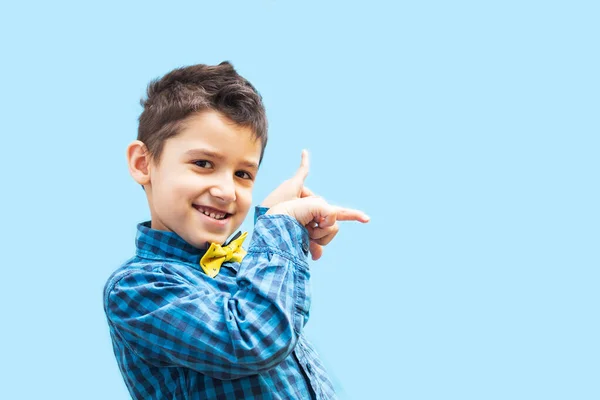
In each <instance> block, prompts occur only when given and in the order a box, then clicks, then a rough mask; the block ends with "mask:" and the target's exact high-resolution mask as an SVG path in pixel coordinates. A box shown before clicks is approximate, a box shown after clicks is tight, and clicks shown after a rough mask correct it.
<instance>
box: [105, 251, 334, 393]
mask: <svg viewBox="0 0 600 400" xmlns="http://www.w3.org/2000/svg"><path fill="white" fill-rule="evenodd" d="M238 268H239V264H238V263H225V264H223V266H222V267H221V270H220V272H219V274H218V275H217V277H215V278H214V279H213V278H209V277H207V276H206V275H205V274H203V273H202V272H201V271H199V270H198V269H197V267H193V266H190V265H185V264H184V263H181V262H178V261H177V262H175V261H174V260H146V259H143V258H140V257H137V256H136V257H134V258H132V259H131V260H129V261H128V262H126V263H125V264H124V265H123V266H122V267H121V268H119V269H118V270H117V271H115V273H113V275H112V276H111V277H110V278H109V280H108V282H107V284H106V288H105V299H106V298H107V297H108V296H107V294H108V293H110V291H112V290H113V288H114V286H115V284H117V282H118V281H119V280H121V279H123V278H124V277H126V276H128V275H130V274H136V273H138V272H139V271H148V270H152V271H154V272H155V273H162V272H165V273H166V275H169V276H176V277H177V279H179V280H182V281H185V282H187V283H188V284H189V285H190V286H193V287H194V288H197V296H206V297H214V296H217V297H220V296H225V297H230V296H233V295H234V294H235V293H236V292H237V291H238V290H239V289H240V288H239V286H238V283H237V282H236V278H237V269H238ZM150 300H152V299H150ZM105 301H106V300H105ZM105 307H106V309H107V310H108V309H109V307H108V306H107V304H106V303H105ZM107 314H108V311H107ZM109 325H110V334H111V338H112V341H113V348H114V352H115V355H116V357H117V361H118V364H119V367H120V369H121V372H122V374H123V377H124V378H125V381H126V383H127V386H128V388H129V390H130V393H132V396H134V397H136V398H146V399H148V398H157V399H159V398H161V399H164V398H172V399H202V398H215V399H244V398H247V399H253V398H261V399H304V398H311V397H313V396H316V398H318V399H327V398H335V395H334V392H333V388H332V385H331V382H330V381H329V380H328V378H327V376H326V372H325V370H324V367H323V365H322V364H321V362H320V360H319V357H318V355H317V353H316V352H315V350H314V349H313V347H312V346H311V345H310V343H309V342H308V341H307V340H306V339H305V338H304V335H300V336H299V338H298V341H297V344H296V346H295V348H294V351H293V352H292V353H291V354H290V355H289V356H287V357H286V358H285V359H284V360H283V361H282V362H281V363H280V364H278V365H276V366H275V367H273V368H271V369H269V370H267V371H264V372H260V373H258V374H254V375H249V376H244V377H240V378H236V379H225V380H221V379H215V378H212V377H210V376H208V375H207V374H203V373H200V372H197V371H195V370H193V369H190V368H186V367H184V366H177V365H157V364H155V363H152V362H149V361H148V360H145V359H144V358H143V357H141V356H140V355H138V353H137V352H136V351H134V350H132V348H131V346H130V345H129V344H128V340H129V341H131V339H130V338H129V339H127V340H126V339H124V338H123V337H122V335H121V334H120V333H119V332H117V330H116V329H115V328H114V326H113V324H112V323H110V320H109ZM181 328H182V329H185V327H184V326H182V327H181ZM153 364H154V365H153ZM136 393H137V395H136Z"/></svg>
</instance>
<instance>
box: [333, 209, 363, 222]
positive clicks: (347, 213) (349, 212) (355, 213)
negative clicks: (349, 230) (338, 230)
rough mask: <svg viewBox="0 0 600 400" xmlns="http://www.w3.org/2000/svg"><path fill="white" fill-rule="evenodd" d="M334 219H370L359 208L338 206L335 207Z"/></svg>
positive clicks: (359, 220)
mask: <svg viewBox="0 0 600 400" xmlns="http://www.w3.org/2000/svg"><path fill="white" fill-rule="evenodd" d="M336 219H337V220H338V221H358V222H362V223H366V222H369V221H370V220H371V217H369V216H368V215H367V214H365V213H364V212H362V211H360V210H354V209H352V208H343V207H338V208H337V209H336Z"/></svg>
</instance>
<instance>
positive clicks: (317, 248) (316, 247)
mask: <svg viewBox="0 0 600 400" xmlns="http://www.w3.org/2000/svg"><path fill="white" fill-rule="evenodd" d="M309 247H310V255H311V257H312V259H313V260H314V261H317V260H318V259H319V258H321V256H322V255H323V247H322V246H321V245H320V244H318V243H315V242H313V241H312V240H311V241H310V244H309Z"/></svg>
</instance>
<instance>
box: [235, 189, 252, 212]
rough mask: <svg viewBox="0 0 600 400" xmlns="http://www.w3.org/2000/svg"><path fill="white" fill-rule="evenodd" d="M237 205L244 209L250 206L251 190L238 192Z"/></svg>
mask: <svg viewBox="0 0 600 400" xmlns="http://www.w3.org/2000/svg"><path fill="white" fill-rule="evenodd" d="M237 196H238V205H239V206H240V207H243V208H245V209H247V208H249V207H250V205H251V204H252V188H242V189H241V190H238V193H237Z"/></svg>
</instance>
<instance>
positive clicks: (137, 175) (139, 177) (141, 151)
mask: <svg viewBox="0 0 600 400" xmlns="http://www.w3.org/2000/svg"><path fill="white" fill-rule="evenodd" d="M127 164H128V165H129V174H130V175H131V176H132V177H133V179H135V181H136V182H137V183H139V184H140V185H147V184H148V183H150V154H149V153H148V148H147V147H146V145H145V144H144V143H143V142H140V141H139V140H134V141H133V142H131V144H130V145H129V146H127Z"/></svg>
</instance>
